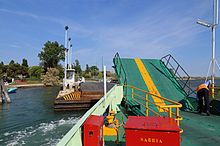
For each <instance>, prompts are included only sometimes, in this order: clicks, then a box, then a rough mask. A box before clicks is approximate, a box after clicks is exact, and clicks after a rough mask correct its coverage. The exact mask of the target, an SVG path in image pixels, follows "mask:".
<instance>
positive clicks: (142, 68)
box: [134, 58, 166, 112]
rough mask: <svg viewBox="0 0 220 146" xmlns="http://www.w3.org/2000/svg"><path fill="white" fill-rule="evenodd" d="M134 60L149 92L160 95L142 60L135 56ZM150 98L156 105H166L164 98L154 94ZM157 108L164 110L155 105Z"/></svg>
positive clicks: (160, 110)
mask: <svg viewBox="0 0 220 146" xmlns="http://www.w3.org/2000/svg"><path fill="white" fill-rule="evenodd" d="M134 60H135V62H136V64H137V66H138V69H139V71H140V73H141V75H142V77H143V79H144V82H145V84H146V86H147V88H148V90H149V92H150V93H153V94H155V95H157V96H159V97H161V95H160V92H159V91H158V90H157V87H156V86H155V84H154V82H153V80H152V78H151V76H150V74H149V73H148V71H147V69H146V68H145V66H144V64H143V62H142V61H141V59H139V58H135V59H134ZM152 98H153V100H154V103H155V104H156V105H166V104H165V102H164V100H162V99H160V98H157V97H155V96H152ZM157 108H158V111H159V112H164V110H162V109H159V107H157Z"/></svg>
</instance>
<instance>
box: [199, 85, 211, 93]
mask: <svg viewBox="0 0 220 146" xmlns="http://www.w3.org/2000/svg"><path fill="white" fill-rule="evenodd" d="M204 88H205V89H207V90H209V88H208V87H207V86H206V85H205V84H201V85H199V86H198V87H197V88H196V91H197V92H198V91H199V90H201V89H204Z"/></svg>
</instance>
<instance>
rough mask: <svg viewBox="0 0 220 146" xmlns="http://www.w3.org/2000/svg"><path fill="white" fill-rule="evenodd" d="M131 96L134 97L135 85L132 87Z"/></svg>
mask: <svg viewBox="0 0 220 146" xmlns="http://www.w3.org/2000/svg"><path fill="white" fill-rule="evenodd" d="M131 97H132V98H134V87H133V86H132V87H131Z"/></svg>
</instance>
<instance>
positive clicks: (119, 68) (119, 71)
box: [113, 52, 127, 96]
mask: <svg viewBox="0 0 220 146" xmlns="http://www.w3.org/2000/svg"><path fill="white" fill-rule="evenodd" d="M113 63H114V69H115V72H116V75H117V78H118V79H119V80H120V84H121V85H127V75H126V72H125V69H124V67H123V64H122V61H121V58H120V55H119V53H118V52H117V53H116V54H115V56H114V58H113ZM124 91H125V94H124V95H125V96H126V95H127V88H126V87H125V88H124Z"/></svg>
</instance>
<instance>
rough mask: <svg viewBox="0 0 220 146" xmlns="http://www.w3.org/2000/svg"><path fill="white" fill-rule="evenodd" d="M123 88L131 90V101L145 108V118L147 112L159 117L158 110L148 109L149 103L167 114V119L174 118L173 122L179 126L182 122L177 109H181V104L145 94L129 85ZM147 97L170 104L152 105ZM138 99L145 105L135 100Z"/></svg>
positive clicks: (148, 93)
mask: <svg viewBox="0 0 220 146" xmlns="http://www.w3.org/2000/svg"><path fill="white" fill-rule="evenodd" d="M124 86H125V87H128V88H131V97H132V99H133V100H134V101H135V102H137V103H139V104H140V105H142V106H143V107H145V108H146V116H148V115H149V110H150V111H151V112H153V113H154V114H156V115H157V116H161V114H160V111H159V110H158V111H155V110H153V109H152V108H150V107H149V103H150V104H152V105H154V106H156V107H158V109H163V112H167V115H168V117H170V118H171V117H173V116H174V117H175V120H176V121H177V124H178V125H179V121H180V120H182V117H181V116H180V115H179V108H181V107H182V104H180V103H178V102H176V101H173V100H170V99H167V98H165V97H160V96H158V95H155V94H153V93H150V92H147V91H145V90H143V89H140V88H137V87H135V86H130V85H124ZM135 90H137V91H140V92H143V93H145V96H143V95H139V94H137V93H135ZM149 95H151V96H154V97H156V98H159V99H161V100H164V101H166V102H168V103H170V104H169V105H160V104H156V103H154V102H152V101H150V100H149V99H148V96H149ZM140 98H141V100H143V101H145V102H146V104H145V105H144V104H143V103H141V102H139V101H138V100H137V99H140ZM173 109H175V110H176V112H175V113H174V112H172V110H173Z"/></svg>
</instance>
